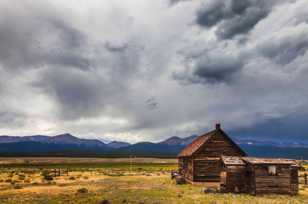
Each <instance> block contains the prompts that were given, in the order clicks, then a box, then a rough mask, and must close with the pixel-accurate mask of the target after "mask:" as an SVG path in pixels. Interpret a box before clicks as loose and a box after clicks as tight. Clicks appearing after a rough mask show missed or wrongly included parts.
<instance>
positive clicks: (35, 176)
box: [0, 158, 308, 204]
mask: <svg viewBox="0 0 308 204" xmlns="http://www.w3.org/2000/svg"><path fill="white" fill-rule="evenodd" d="M307 167H308V166H307ZM176 168H177V165H176V160H174V159H153V158H137V159H136V158H134V159H93V158H74V159H71V158H0V203H1V204H59V203H63V204H64V203H65V204H67V203H68V204H70V203H71V204H78V203H80V204H81V203H83V204H98V203H103V201H104V200H105V201H107V200H108V201H109V202H110V203H138V204H141V203H144V204H147V203H153V204H154V203H155V204H158V203H167V204H169V203H171V204H172V203H187V204H191V203H210V204H220V203H221V204H229V203H230V204H231V203H232V204H233V203H234V204H242V203H243V204H244V203H245V204H246V203H249V204H250V203H251V204H254V203H256V204H257V203H258V204H261V203H274V204H275V203H277V204H278V203H286V204H287V203H288V204H291V203H308V187H305V186H303V185H301V186H300V193H299V195H297V196H293V197H291V196H281V195H267V196H258V197H254V196H250V195H245V194H241V195H240V194H218V193H217V194H215V193H212V194H205V193H203V192H202V188H204V186H192V185H190V184H185V185H176V184H175V182H174V181H173V180H171V179H170V171H171V170H175V169H176ZM54 169H60V171H61V172H60V173H61V175H54V173H55V172H54ZM301 174H303V172H301ZM208 185H214V186H215V185H217V184H215V183H214V184H207V186H208ZM105 203H107V202H105Z"/></svg>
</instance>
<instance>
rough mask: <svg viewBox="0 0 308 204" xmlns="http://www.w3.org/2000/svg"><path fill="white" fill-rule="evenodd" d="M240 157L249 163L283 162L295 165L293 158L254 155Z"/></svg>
mask: <svg viewBox="0 0 308 204" xmlns="http://www.w3.org/2000/svg"><path fill="white" fill-rule="evenodd" d="M242 159H243V160H244V161H245V162H247V163H250V164H285V165H296V162H295V160H292V159H281V158H256V157H242Z"/></svg>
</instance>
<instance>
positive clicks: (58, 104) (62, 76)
mask: <svg viewBox="0 0 308 204" xmlns="http://www.w3.org/2000/svg"><path fill="white" fill-rule="evenodd" d="M167 2H169V3H170V1H168V0H166V1H148V2H147V3H140V1H138V0H129V1H122V0H114V1H113V3H112V5H111V4H110V3H109V2H108V1H97V2H96V3H95V5H94V4H93V2H92V1H91V2H87V3H86V4H83V3H82V2H79V3H78V4H72V3H71V2H70V1H61V0H54V1H45V2H41V1H38V0H34V1H30V0H25V1H23V2H22V3H20V2H19V1H18V2H17V0H10V1H2V2H1V3H0V4H1V6H0V16H1V18H0V43H1V47H0V132H1V134H15V135H25V134H51V135H54V134H57V133H60V132H71V133H73V134H76V135H78V136H86V137H95V136H101V137H106V138H112V139H118V140H126V141H131V142H137V141H141V140H152V141H155V140H156V141H157V140H161V139H163V138H166V137H168V136H170V135H179V136H187V135H190V134H194V133H201V131H206V130H208V129H209V128H211V127H212V124H213V123H215V122H217V121H221V122H222V123H223V127H226V129H227V130H229V129H230V130H235V129H241V128H245V127H248V126H249V127H254V126H255V125H256V124H260V123H262V122H264V121H269V120H271V119H279V118H281V119H282V120H285V118H289V116H291V115H293V117H296V116H297V115H298V113H299V112H300V110H303V109H307V99H308V97H307V94H306V93H308V89H307V88H306V87H307V86H306V84H307V79H308V75H307V73H308V71H307V64H308V61H307V59H308V58H307V52H306V50H307V37H306V36H308V35H307V31H308V29H307V28H308V27H307V18H306V16H305V14H306V13H307V11H308V10H307V9H308V7H307V6H306V3H307V2H306V0H297V1H294V2H293V3H288V0H283V1H275V3H274V1H263V0H262V1H255V0H247V1H235V0H234V1H233V0H227V1H222V0H218V1H213V0H206V1H202V2H204V3H202V2H201V1H185V3H183V2H182V1H181V0H178V1H171V3H173V4H172V8H171V7H170V6H168V5H167V6H166V3H167ZM13 3H14V6H12V5H13ZM184 4H185V5H184ZM169 5H170V4H169ZM200 6H201V7H200ZM273 6H275V9H273ZM298 8H301V9H300V12H297V11H298ZM286 10H288V11H289V12H287V13H286V12H285V11H286ZM196 13H197V18H196ZM277 19H279V20H277ZM196 21H197V23H198V25H200V26H201V27H206V28H211V29H202V30H200V29H196V27H195V26H191V25H192V24H191V22H196ZM259 22H262V23H260V24H259ZM257 24H258V26H256V25H257ZM215 36H218V38H217V37H215ZM239 38H244V39H245V43H238V42H239V41H238V40H239ZM222 39H228V40H222ZM173 73H174V74H173ZM183 84H185V85H183ZM294 99H296V100H294ZM303 120H304V119H303ZM283 124H284V126H287V125H286V124H285V123H283ZM303 127H304V126H303ZM304 129H305V128H303V129H301V132H304ZM298 134H300V133H298ZM300 138H303V137H300Z"/></svg>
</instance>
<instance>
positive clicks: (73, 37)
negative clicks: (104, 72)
mask: <svg viewBox="0 0 308 204" xmlns="http://www.w3.org/2000/svg"><path fill="white" fill-rule="evenodd" d="M22 5H23V4H21V5H20V6H21V7H22ZM39 5H40V6H41V7H39V8H34V10H33V12H34V13H33V14H32V15H29V14H28V13H27V12H26V11H25V10H24V9H22V8H19V9H11V8H10V7H8V8H7V9H6V8H5V7H4V8H2V9H1V13H2V19H1V21H0V43H1V47H0V63H1V64H2V65H3V67H4V68H9V69H11V70H12V69H19V68H23V69H24V68H39V67H42V66H44V65H45V64H47V65H48V64H54V65H64V66H74V67H79V68H85V67H86V66H88V64H89V60H88V59H87V58H86V56H83V55H84V54H85V53H83V51H82V47H81V46H84V45H85V44H86V37H85V36H84V35H83V34H82V33H81V31H79V30H78V29H76V28H74V26H73V25H71V24H70V23H69V22H67V21H66V20H64V19H63V18H61V17H60V16H57V15H55V11H53V10H52V8H53V7H52V6H51V5H49V3H47V2H46V3H44V4H39ZM27 6H28V5H27V4H24V7H25V9H26V8H27ZM49 7H50V8H49ZM35 9H42V10H37V11H36V10H35ZM35 15H39V16H40V18H37V17H36V16H35Z"/></svg>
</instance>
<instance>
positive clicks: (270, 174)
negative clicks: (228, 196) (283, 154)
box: [220, 156, 298, 195]
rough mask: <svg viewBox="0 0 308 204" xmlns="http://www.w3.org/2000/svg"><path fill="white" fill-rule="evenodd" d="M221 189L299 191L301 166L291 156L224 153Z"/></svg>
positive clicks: (252, 191) (289, 192)
mask: <svg viewBox="0 0 308 204" xmlns="http://www.w3.org/2000/svg"><path fill="white" fill-rule="evenodd" d="M222 165H223V170H222V172H221V181H220V182H221V184H220V185H221V190H222V191H223V192H232V193H250V194H252V195H259V194H273V193H275V194H290V195H295V194H297V193H298V166H297V165H296V162H295V161H294V160H290V159H270V158H253V157H242V158H241V157H226V156H222Z"/></svg>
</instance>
